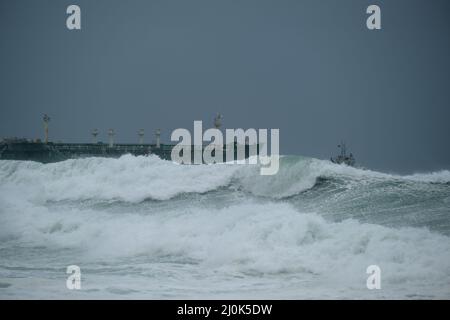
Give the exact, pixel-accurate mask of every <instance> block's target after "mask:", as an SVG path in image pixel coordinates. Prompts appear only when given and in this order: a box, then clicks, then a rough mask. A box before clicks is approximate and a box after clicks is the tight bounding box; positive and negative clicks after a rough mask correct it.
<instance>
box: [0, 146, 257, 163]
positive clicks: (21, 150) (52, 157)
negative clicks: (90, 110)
mask: <svg viewBox="0 0 450 320" xmlns="http://www.w3.org/2000/svg"><path fill="white" fill-rule="evenodd" d="M174 147H175V145H172V144H160V145H159V146H158V145H156V144H114V145H113V146H110V145H108V144H103V143H97V144H95V143H53V142H48V143H42V142H28V141H25V142H2V143H0V160H27V161H37V162H41V163H51V162H58V161H64V160H68V159H77V158H86V157H107V158H118V157H120V156H122V155H125V154H131V155H134V156H145V155H151V154H153V155H156V156H158V157H160V158H161V159H164V160H172V159H171V158H172V157H171V154H172V149H173V148H174ZM244 147H245V158H248V157H249V155H250V151H251V150H250V149H251V148H250V147H251V146H249V145H245V146H244ZM202 149H203V150H204V147H202ZM232 149H234V150H230V151H229V149H228V150H227V149H226V148H224V151H223V161H224V162H225V161H226V158H227V152H233V153H234V157H233V158H234V160H238V153H237V146H236V144H235V145H234V148H232ZM191 150H192V151H191V153H192V154H191V159H193V154H194V147H193V146H192V147H191ZM203 150H202V151H203ZM258 152H259V146H258V145H256V154H258ZM239 160H241V159H239Z"/></svg>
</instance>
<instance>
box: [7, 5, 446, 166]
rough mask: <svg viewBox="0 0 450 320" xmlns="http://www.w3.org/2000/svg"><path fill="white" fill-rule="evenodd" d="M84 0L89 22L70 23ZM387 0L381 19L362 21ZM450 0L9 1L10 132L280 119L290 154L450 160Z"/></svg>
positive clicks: (120, 135) (123, 131)
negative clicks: (45, 121) (46, 119)
mask: <svg viewBox="0 0 450 320" xmlns="http://www.w3.org/2000/svg"><path fill="white" fill-rule="evenodd" d="M70 4H77V5H79V6H80V7H81V14H82V30H80V31H69V30H68V29H67V28H66V18H67V14H66V8H67V6H68V5H70ZM370 4H377V5H379V6H380V7H381V11H382V30H379V31H370V30H368V29H367V28H366V19H367V17H368V15H367V14H366V8H367V7H368V5H370ZM449 16H450V1H448V0H442V1H441V0H420V1H416V0H408V1H405V0H395V1H394V0H392V1H366V0H340V1H337V0H307V1H305V0H270V1H266V0H176V1H175V0H145V1H144V0H142V1H138V0H130V1H113V0H96V1H82V0H71V1H65V0H61V1H53V0H34V1H32V0H29V1H24V0H0V88H1V92H0V137H11V136H18V137H27V138H37V137H40V138H42V136H43V125H42V120H41V119H42V115H43V113H48V114H49V115H50V117H51V118H52V120H51V124H50V139H51V140H53V141H58V140H62V141H66V142H87V141H90V139H91V138H90V131H91V129H93V128H98V129H99V130H100V132H101V135H100V139H101V140H103V141H106V140H107V136H106V131H107V129H108V128H114V129H115V130H116V132H117V134H116V141H119V142H136V141H137V140H138V136H137V130H138V129H139V128H144V129H145V130H146V136H145V139H146V140H147V141H149V140H151V139H153V137H151V135H152V134H151V133H152V132H153V130H154V129H156V128H161V129H162V130H163V138H164V140H165V142H169V136H170V132H171V131H172V130H173V129H175V128H188V129H192V126H193V121H194V120H203V121H205V122H206V123H208V124H210V123H212V119H213V117H214V115H215V114H216V112H221V113H222V114H223V115H224V127H227V128H239V127H242V128H279V129H280V148H281V152H282V153H283V154H299V155H305V156H313V157H317V158H325V159H328V158H329V157H330V155H332V154H335V153H336V152H337V151H338V150H337V148H336V145H337V143H338V142H339V140H341V139H344V140H346V141H347V144H348V147H349V148H350V149H351V151H352V152H353V153H354V154H355V156H356V158H357V161H358V162H359V164H360V165H363V166H365V167H367V168H371V169H376V170H383V171H388V172H399V173H408V172H423V171H431V170H439V169H449V168H450V148H449V141H448V140H449V137H450V125H449V120H450V87H449V86H450V61H449V59H450V45H449V42H450V18H449Z"/></svg>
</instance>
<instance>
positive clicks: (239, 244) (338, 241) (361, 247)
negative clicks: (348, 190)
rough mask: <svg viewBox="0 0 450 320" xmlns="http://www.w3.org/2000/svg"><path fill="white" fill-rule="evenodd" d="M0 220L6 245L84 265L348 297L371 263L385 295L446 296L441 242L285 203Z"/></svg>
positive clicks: (33, 210)
mask: <svg viewBox="0 0 450 320" xmlns="http://www.w3.org/2000/svg"><path fill="white" fill-rule="evenodd" d="M37 217H39V219H37ZM0 218H1V220H2V221H1V222H2V223H1V224H0V230H1V235H2V237H3V239H2V242H3V244H4V245H5V246H7V245H8V244H11V243H12V244H17V243H20V246H22V247H27V246H29V247H36V246H41V247H45V248H47V249H46V250H52V249H55V250H56V249H66V250H69V251H71V250H74V249H76V250H79V251H77V252H81V254H82V256H83V257H82V258H81V257H79V259H82V260H83V261H85V263H89V261H96V262H97V263H98V262H101V261H111V259H112V260H114V259H119V260H123V259H125V260H128V259H132V258H136V257H141V258H142V257H146V261H152V262H158V261H166V260H167V259H168V257H169V258H170V261H171V262H172V263H177V262H178V263H183V264H184V263H186V261H189V262H190V263H193V264H195V265H196V266H197V267H196V268H198V269H199V270H205V272H209V271H210V270H216V271H219V270H220V272H224V273H230V274H236V273H237V274H243V275H246V276H265V275H266V276H270V275H280V274H284V275H287V274H291V275H297V276H304V277H308V279H310V281H315V280H314V279H316V278H320V279H321V280H320V281H321V283H324V285H325V286H326V288H327V289H329V290H333V288H335V287H336V288H339V289H340V290H343V289H348V290H349V292H351V290H355V288H361V289H364V288H365V280H366V278H367V274H366V268H367V266H369V265H372V264H376V265H378V266H380V268H381V270H382V272H383V274H382V276H383V278H382V279H383V290H384V292H389V290H397V291H398V290H399V288H400V289H401V290H400V291H401V292H402V294H403V295H405V296H406V295H407V294H416V293H418V292H419V293H424V292H427V293H431V294H433V295H436V296H441V297H442V296H446V297H449V296H450V292H449V291H448V286H446V284H448V283H449V282H450V259H449V257H450V242H449V241H448V237H446V236H442V235H439V234H435V233H432V232H430V231H428V230H426V229H417V228H400V229H396V228H386V227H382V226H378V225H372V224H364V223H359V222H357V221H355V220H345V221H342V222H339V223H335V222H329V221H326V220H325V219H324V218H322V217H321V216H319V215H317V214H314V213H301V212H298V211H297V210H296V209H295V208H294V207H292V206H291V205H289V204H286V203H265V204H259V203H255V202H254V201H246V202H245V203H241V204H236V205H233V206H230V207H226V208H221V209H217V210H209V209H206V208H200V207H185V208H178V209H177V210H176V211H174V212H171V211H168V212H162V213H160V214H157V215H141V214H136V213H134V212H123V213H122V214H111V213H106V212H98V211H92V210H79V209H72V210H63V211H58V210H49V209H48V208H45V207H28V208H27V207H22V208H17V209H16V211H14V209H13V208H12V210H10V211H9V215H8V217H6V216H5V215H1V216H0ZM207 270H209V271H207Z"/></svg>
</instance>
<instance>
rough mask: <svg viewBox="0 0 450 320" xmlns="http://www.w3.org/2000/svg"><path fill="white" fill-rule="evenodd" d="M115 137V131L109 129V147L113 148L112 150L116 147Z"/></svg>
mask: <svg viewBox="0 0 450 320" xmlns="http://www.w3.org/2000/svg"><path fill="white" fill-rule="evenodd" d="M114 135H115V132H114V129H109V131H108V136H109V147H111V148H112V146H114Z"/></svg>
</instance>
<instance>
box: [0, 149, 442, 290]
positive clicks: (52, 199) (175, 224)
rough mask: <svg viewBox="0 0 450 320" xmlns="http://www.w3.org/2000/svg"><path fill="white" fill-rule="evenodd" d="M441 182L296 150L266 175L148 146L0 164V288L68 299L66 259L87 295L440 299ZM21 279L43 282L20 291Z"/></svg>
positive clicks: (246, 167) (427, 176) (439, 178)
mask: <svg viewBox="0 0 450 320" xmlns="http://www.w3.org/2000/svg"><path fill="white" fill-rule="evenodd" d="M449 182H450V172H449V171H440V172H435V173H429V174H415V175H408V176H400V175H390V174H385V173H380V172H374V171H370V170H362V169H358V168H351V167H346V166H339V165H335V164H332V163H330V162H329V161H323V160H318V159H311V158H305V157H294V156H286V157H282V158H281V166H280V171H279V173H278V174H277V175H274V176H261V175H259V167H258V166H257V165H229V164H223V165H197V166H194V165H193V166H184V165H177V164H174V163H171V162H168V161H163V160H160V159H159V158H156V157H153V156H150V157H134V156H129V155H127V156H123V157H121V158H119V159H105V158H86V159H74V160H67V161H64V162H59V163H53V164H39V163H35V162H27V161H0V243H1V245H0V254H1V257H2V259H1V261H0V280H1V282H2V283H3V282H5V281H6V282H7V283H8V287H7V288H3V289H0V297H13V298H14V297H18V296H19V297H24V296H26V297H32V298H46V297H51V296H52V294H53V293H54V294H55V295H56V294H57V296H58V297H60V296H63V297H64V296H65V295H67V294H68V293H67V292H66V291H58V290H59V289H55V288H57V287H58V288H59V286H60V284H59V283H56V282H55V283H53V282H51V281H53V280H51V281H50V280H48V276H47V273H49V272H50V273H51V272H56V271H54V270H59V269H58V268H63V267H64V266H66V265H68V264H72V263H74V261H75V262H76V263H79V264H81V266H82V267H83V266H87V267H86V268H87V270H88V271H87V272H88V274H89V275H90V277H91V279H92V280H91V284H92V283H94V284H92V288H91V289H92V290H86V291H84V292H83V293H80V294H81V297H84V298H89V297H100V298H104V297H115V296H117V295H118V294H120V295H123V294H126V296H127V297H130V298H140V297H156V298H161V297H175V298H179V297H189V298H192V297H206V298H212V297H214V298H215V297H228V296H230V295H231V296H232V297H234V298H236V297H251V298H255V297H258V298H259V297H260V298H374V297H378V298H423V297H428V298H450V289H449V287H448V283H450V241H449V237H448V234H449V230H450V221H449V220H450V218H449V213H450V185H449ZM371 264H376V265H379V266H380V267H381V269H382V272H383V282H382V284H383V290H381V291H380V292H378V293H374V292H373V291H369V290H367V289H366V287H365V283H366V282H365V281H366V277H367V275H366V273H365V270H366V268H367V266H368V265H371ZM52 270H53V271H52ZM11 274H13V275H14V277H13V278H14V279H16V280H14V279H13V278H10V277H7V276H5V275H11ZM27 276H28V277H38V278H39V279H40V280H39V281H43V282H45V283H46V285H43V286H42V288H40V287H39V286H37V289H36V290H34V291H33V290H32V291H29V290H28V291H27V285H26V284H24V283H23V282H21V281H20V280H18V279H20V278H21V277H23V278H26V277H27ZM50 278H51V279H54V278H55V276H52V277H50ZM105 279H109V280H108V281H106V280H105ZM202 279H205V280H202ZM109 281H114V283H120V284H121V285H119V286H118V287H117V286H116V287H114V286H111V285H110V284H109V283H110V282H109ZM180 281H181V282H182V283H183V284H184V287H180ZM6 282H5V283H6ZM105 283H107V284H105ZM35 288H36V286H35ZM48 288H53V289H52V290H55V291H51V290H49V289H48ZM88 288H89V287H88ZM218 289H220V290H218ZM122 297H123V296H122Z"/></svg>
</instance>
